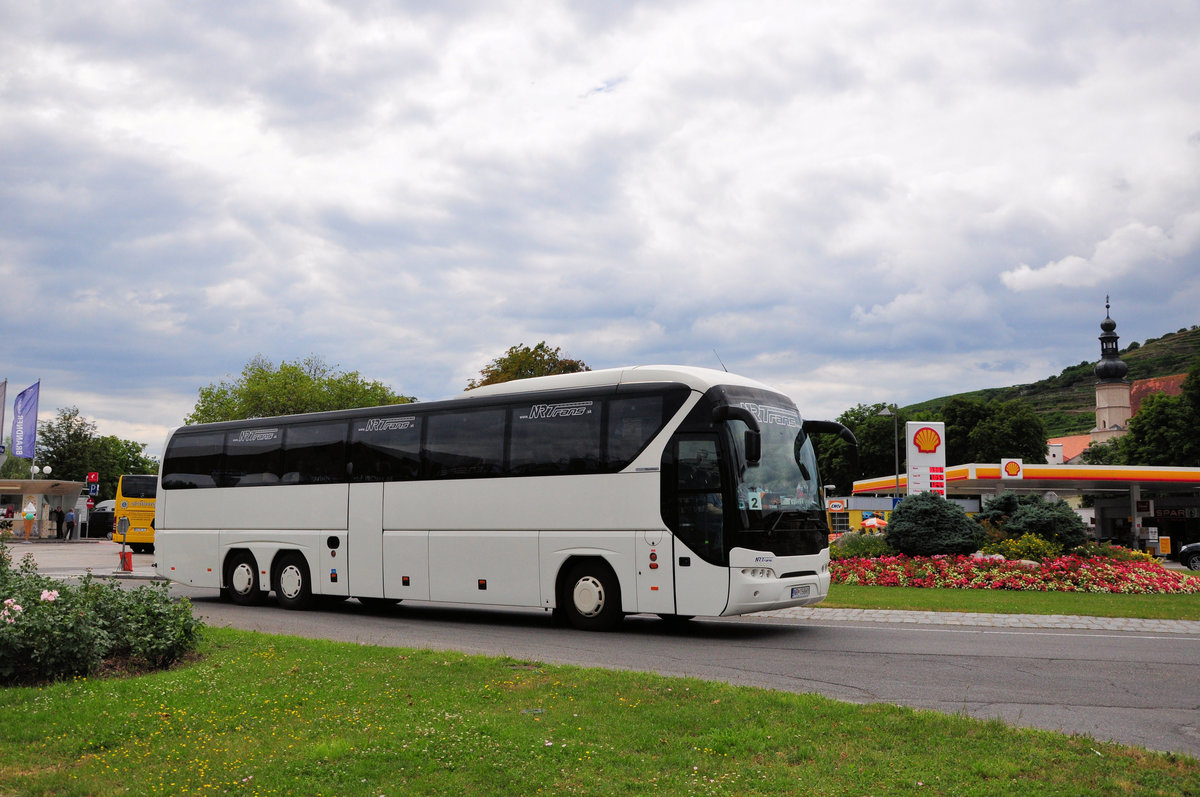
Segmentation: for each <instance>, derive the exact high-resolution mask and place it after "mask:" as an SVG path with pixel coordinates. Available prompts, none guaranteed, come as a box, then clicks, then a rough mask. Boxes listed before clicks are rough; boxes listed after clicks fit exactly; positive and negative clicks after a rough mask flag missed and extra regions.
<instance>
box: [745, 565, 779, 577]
mask: <svg viewBox="0 0 1200 797" xmlns="http://www.w3.org/2000/svg"><path fill="white" fill-rule="evenodd" d="M742 575H743V576H746V577H748V578H775V571H774V570H772V569H771V568H769V567H743V568H742Z"/></svg>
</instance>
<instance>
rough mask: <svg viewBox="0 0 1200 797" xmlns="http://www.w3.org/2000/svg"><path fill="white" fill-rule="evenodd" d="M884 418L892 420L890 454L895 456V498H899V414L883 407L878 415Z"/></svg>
mask: <svg viewBox="0 0 1200 797" xmlns="http://www.w3.org/2000/svg"><path fill="white" fill-rule="evenodd" d="M879 414H880V415H881V416H883V417H884V418H887V417H889V416H890V417H891V419H892V452H893V453H894V455H895V466H896V470H895V471H894V473H895V474H896V497H897V498H899V497H900V412H899V410H898V409H897V411H895V412H893V411H892V410H891V409H890V408H888V407H884V408H883V410H881V411H880V413H879Z"/></svg>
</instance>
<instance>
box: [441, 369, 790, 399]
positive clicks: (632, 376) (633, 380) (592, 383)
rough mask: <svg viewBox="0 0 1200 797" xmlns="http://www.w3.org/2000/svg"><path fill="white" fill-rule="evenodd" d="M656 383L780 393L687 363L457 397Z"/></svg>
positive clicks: (563, 377)
mask: <svg viewBox="0 0 1200 797" xmlns="http://www.w3.org/2000/svg"><path fill="white" fill-rule="evenodd" d="M655 382H676V383H680V384H684V385H687V386H688V387H690V388H692V389H693V390H699V391H701V392H703V391H705V390H708V389H709V388H710V387H713V386H715V385H738V386H740V387H750V388H757V389H758V390H769V391H771V392H778V391H777V390H776V389H775V388H772V387H770V386H769V385H764V384H763V383H761V382H757V381H755V380H753V379H748V378H746V377H744V376H738V375H737V374H731V373H729V372H727V371H717V370H714V369H712V368H696V367H692V366H687V365H633V366H627V367H623V368H602V369H600V370H598V371H580V372H579V373H574V374H558V375H555V376H534V377H530V378H528V379H514V380H512V381H510V382H501V383H499V384H496V385H484V386H483V387H477V388H474V389H473V390H468V391H465V392H464V393H462V394H460V395H458V396H455V398H457V399H462V398H476V397H484V396H504V395H509V394H513V393H532V392H534V391H537V390H569V389H571V388H579V387H600V386H604V385H631V384H652V383H655Z"/></svg>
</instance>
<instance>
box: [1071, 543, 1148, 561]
mask: <svg viewBox="0 0 1200 797" xmlns="http://www.w3.org/2000/svg"><path fill="white" fill-rule="evenodd" d="M1071 553H1073V554H1075V555H1076V556H1080V557H1083V558H1085V559H1099V558H1104V559H1112V560H1114V561H1117V562H1157V561H1158V559H1157V558H1156V557H1155V556H1154V555H1153V554H1149V553H1146V552H1145V551H1135V550H1133V549H1132V548H1126V547H1124V546H1121V545H1111V544H1109V543H1107V542H1096V541H1095V540H1091V541H1089V542H1086V543H1084V544H1083V545H1080V546H1079V547H1077V548H1072V549H1071Z"/></svg>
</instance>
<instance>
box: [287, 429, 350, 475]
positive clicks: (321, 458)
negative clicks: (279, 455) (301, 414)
mask: <svg viewBox="0 0 1200 797" xmlns="http://www.w3.org/2000/svg"><path fill="white" fill-rule="evenodd" d="M346 429H347V426H346V423H345V422H344V421H342V422H338V423H302V424H296V425H295V426H289V427H288V428H287V434H285V435H284V439H283V467H282V469H281V470H282V475H281V476H280V481H282V482H283V483H284V484H334V483H337V482H344V481H346Z"/></svg>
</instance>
